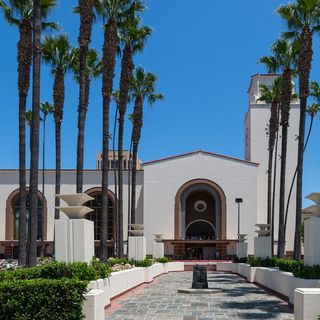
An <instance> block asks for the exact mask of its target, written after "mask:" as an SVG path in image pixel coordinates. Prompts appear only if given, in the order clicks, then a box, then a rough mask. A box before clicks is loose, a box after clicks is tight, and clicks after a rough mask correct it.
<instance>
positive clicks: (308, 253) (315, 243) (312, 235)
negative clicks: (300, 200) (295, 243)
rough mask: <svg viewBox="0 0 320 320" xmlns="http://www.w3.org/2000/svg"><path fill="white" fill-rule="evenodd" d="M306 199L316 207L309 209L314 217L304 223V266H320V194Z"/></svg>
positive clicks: (314, 194) (313, 194)
mask: <svg viewBox="0 0 320 320" xmlns="http://www.w3.org/2000/svg"><path fill="white" fill-rule="evenodd" d="M306 198H308V199H310V200H312V201H313V202H314V203H315V205H313V206H311V207H309V208H308V211H310V212H311V213H312V216H311V217H310V218H308V219H306V220H305V222H304V264H305V265H308V266H314V265H320V245H319V243H320V193H319V192H317V193H311V194H309V195H308V196H307V197H306Z"/></svg>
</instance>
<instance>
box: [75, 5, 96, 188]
mask: <svg viewBox="0 0 320 320" xmlns="http://www.w3.org/2000/svg"><path fill="white" fill-rule="evenodd" d="M78 8H79V13H80V30H79V37H78V43H79V108H78V141H77V177H76V188H77V193H81V192H82V187H83V161H84V160H83V159H84V127H85V118H86V113H87V107H88V98H89V92H87V91H86V90H89V88H88V75H87V71H86V70H87V63H88V52H89V44H90V39H91V30H92V19H93V0H79V7H78ZM91 54H92V53H91ZM89 82H90V80H89ZM89 87H90V84H89Z"/></svg>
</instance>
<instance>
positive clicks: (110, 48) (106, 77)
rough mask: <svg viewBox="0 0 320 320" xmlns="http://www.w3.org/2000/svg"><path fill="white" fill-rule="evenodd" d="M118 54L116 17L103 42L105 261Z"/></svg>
mask: <svg viewBox="0 0 320 320" xmlns="http://www.w3.org/2000/svg"><path fill="white" fill-rule="evenodd" d="M116 54H117V24H116V21H115V20H114V19H109V21H108V23H107V25H106V26H105V33H104V44H103V61H102V63H103V67H102V68H103V71H102V73H103V76H102V96H103V106H102V109H103V111H102V112H103V114H102V118H103V120H102V121H103V123H102V131H103V133H102V197H101V211H102V212H101V231H100V259H101V260H102V261H105V260H106V259H107V257H108V247H107V240H108V228H107V227H108V226H107V224H108V221H107V219H108V174H109V169H108V158H109V138H110V135H109V110H110V101H111V95H112V89H113V78H114V69H115V65H116Z"/></svg>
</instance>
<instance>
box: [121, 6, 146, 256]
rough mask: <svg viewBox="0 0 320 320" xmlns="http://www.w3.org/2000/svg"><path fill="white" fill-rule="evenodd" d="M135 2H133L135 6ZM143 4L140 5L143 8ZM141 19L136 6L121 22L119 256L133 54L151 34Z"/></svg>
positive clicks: (142, 46) (141, 48)
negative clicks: (141, 23)
mask: <svg viewBox="0 0 320 320" xmlns="http://www.w3.org/2000/svg"><path fill="white" fill-rule="evenodd" d="M134 5H135V4H133V6H134ZM142 8H143V6H139V8H138V9H139V10H142ZM139 23H140V19H139V18H138V17H136V16H135V10H134V7H133V9H132V10H130V11H129V12H128V14H127V15H126V17H125V20H124V21H123V23H122V24H121V27H120V28H119V29H120V30H119V31H120V32H119V33H120V42H121V44H122V45H123V49H122V59H121V76H120V86H119V87H120V94H119V131H118V160H119V161H118V181H119V187H118V188H119V191H118V196H119V198H118V216H119V240H120V243H119V246H118V247H119V256H120V257H122V256H123V166H122V154H123V131H124V119H125V114H126V109H127V102H128V93H129V88H130V78H131V76H132V71H133V69H134V63H133V55H134V54H135V53H136V52H139V51H142V50H143V48H144V45H145V43H146V41H147V38H148V36H150V34H151V28H149V27H148V26H143V27H139Z"/></svg>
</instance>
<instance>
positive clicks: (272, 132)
mask: <svg viewBox="0 0 320 320" xmlns="http://www.w3.org/2000/svg"><path fill="white" fill-rule="evenodd" d="M277 105H278V104H277V102H275V101H274V102H272V104H271V110H270V121H269V143H268V149H269V160H268V191H267V223H268V224H271V215H272V214H271V212H272V163H273V149H274V142H275V136H276V131H277V122H278V119H277Z"/></svg>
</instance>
